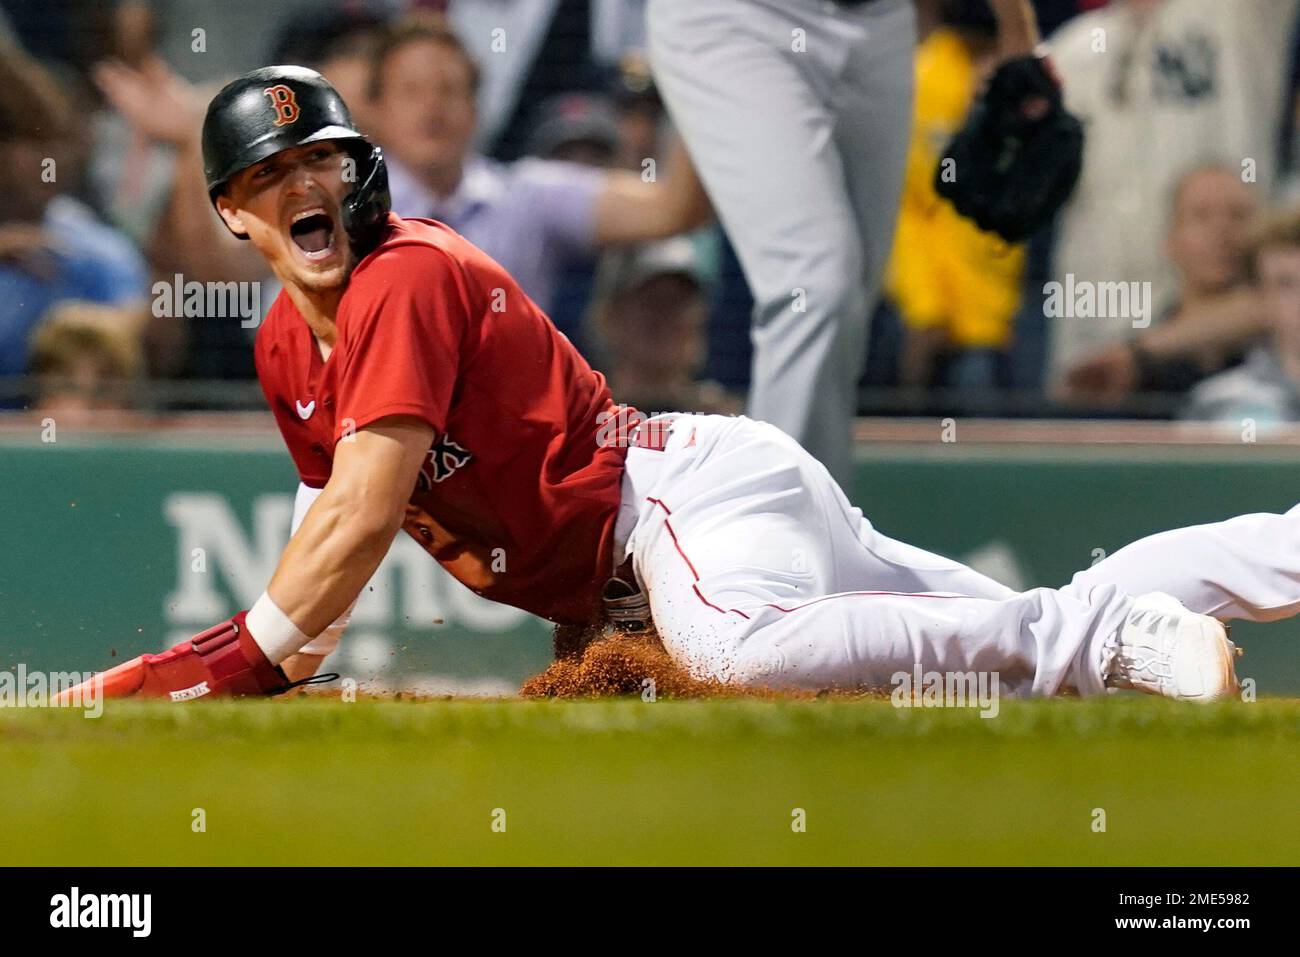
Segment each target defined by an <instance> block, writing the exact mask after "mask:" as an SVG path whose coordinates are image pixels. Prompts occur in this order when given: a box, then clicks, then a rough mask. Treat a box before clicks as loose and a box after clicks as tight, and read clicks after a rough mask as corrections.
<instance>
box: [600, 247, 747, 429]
mask: <svg viewBox="0 0 1300 957" xmlns="http://www.w3.org/2000/svg"><path fill="white" fill-rule="evenodd" d="M597 290H598V291H597V298H596V301H595V303H594V304H593V307H592V312H593V320H592V326H593V328H594V329H595V330H596V332H597V334H598V335H599V336H600V340H601V353H602V357H603V360H604V361H603V366H604V368H605V370H606V371H607V375H608V378H609V383H610V388H611V390H612V391H613V393H614V395H615V396H617V397H618V400H619V401H620V402H626V403H628V404H629V405H633V406H635V407H636V408H638V409H640V410H641V411H643V412H645V413H646V414H648V415H649V414H653V413H656V412H677V411H687V412H726V413H737V412H740V411H741V409H742V407H743V401H742V400H741V399H740V398H739V397H736V396H729V395H727V394H726V393H725V392H724V391H723V390H722V389H721V387H720V386H718V384H717V383H714V382H701V381H699V375H700V373H701V371H702V370H703V368H704V360H705V353H706V349H707V340H706V326H707V323H708V316H709V296H708V278H707V276H706V275H705V273H704V271H703V270H702V269H701V266H700V256H699V251H698V249H697V248H696V245H695V243H693V242H692V240H691V239H690V238H689V237H686V236H677V237H674V238H672V239H667V240H662V241H659V242H655V243H647V244H645V245H643V246H639V247H637V248H635V249H629V250H624V251H619V252H612V253H610V254H609V255H608V256H607V257H606V258H605V259H604V261H603V262H602V264H601V274H600V276H599V277H598V280H597Z"/></svg>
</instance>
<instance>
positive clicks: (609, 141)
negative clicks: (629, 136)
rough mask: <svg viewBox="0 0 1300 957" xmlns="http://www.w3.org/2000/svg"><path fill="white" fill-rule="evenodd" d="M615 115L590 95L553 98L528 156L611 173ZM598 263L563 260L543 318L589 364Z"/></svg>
mask: <svg viewBox="0 0 1300 957" xmlns="http://www.w3.org/2000/svg"><path fill="white" fill-rule="evenodd" d="M619 149H620V141H619V125H618V115H617V113H616V112H615V110H614V107H613V106H612V105H611V104H610V102H609V101H608V100H607V99H606V98H604V97H601V96H597V95H595V94H591V93H565V94H562V95H560V96H556V97H552V98H551V100H550V101H549V102H547V103H546V105H545V106H544V107H543V109H542V110H541V111H540V112H539V113H538V123H537V126H536V127H535V128H534V129H533V130H532V132H531V133H530V134H529V137H528V155H529V156H534V157H536V158H538V159H543V160H557V161H562V162H566V163H577V164H579V165H581V166H589V167H592V168H593V169H609V168H610V167H612V166H613V165H614V163H615V161H616V160H617V159H618V158H619ZM597 261H598V257H597V256H596V255H595V254H594V253H591V254H588V255H582V254H580V253H575V254H574V255H572V256H570V257H567V258H566V260H565V262H564V263H563V265H562V266H561V267H560V269H559V273H558V275H557V276H556V280H555V293H554V295H553V296H552V297H551V302H550V308H549V309H547V315H548V316H549V317H550V319H551V321H552V322H553V323H555V326H556V328H558V329H559V330H560V331H561V332H563V333H564V334H565V335H566V336H568V337H569V341H571V342H572V343H573V344H574V345H575V346H577V347H578V351H579V352H581V353H582V354H583V355H585V356H586V357H587V358H588V359H589V360H590V359H593V358H594V357H595V345H594V343H593V342H592V337H591V336H590V334H589V330H588V329H587V324H586V315H587V310H588V308H589V307H590V305H591V297H592V284H593V283H594V282H595V278H596V265H597Z"/></svg>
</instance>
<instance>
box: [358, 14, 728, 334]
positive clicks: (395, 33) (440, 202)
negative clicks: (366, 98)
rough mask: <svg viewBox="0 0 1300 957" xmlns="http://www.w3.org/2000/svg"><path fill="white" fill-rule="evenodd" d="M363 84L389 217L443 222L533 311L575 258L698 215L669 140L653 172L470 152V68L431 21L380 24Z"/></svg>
mask: <svg viewBox="0 0 1300 957" xmlns="http://www.w3.org/2000/svg"><path fill="white" fill-rule="evenodd" d="M371 80H372V84H373V86H372V93H373V100H374V103H373V107H374V109H375V116H376V117H377V118H378V126H377V129H376V132H377V136H378V139H379V142H380V143H381V145H383V146H384V148H385V150H386V155H387V156H388V158H389V177H390V183H391V186H392V195H393V208H394V210H395V211H396V212H397V213H399V214H400V215H403V216H423V217H431V218H433V219H438V220H441V221H442V222H445V223H447V224H448V225H449V226H451V227H452V228H453V229H455V230H457V231H458V232H460V233H462V234H463V235H465V237H466V238H468V239H469V240H470V241H471V242H473V243H474V244H475V245H477V246H479V247H480V248H482V249H483V250H485V251H486V252H487V253H488V254H489V255H491V256H492V257H493V258H494V259H496V260H497V261H498V262H500V263H501V264H502V265H503V266H505V267H506V269H508V270H509V271H510V273H511V274H512V275H513V276H515V278H516V279H517V280H518V281H519V284H520V286H521V287H522V288H523V290H524V292H526V293H528V295H529V296H531V297H532V298H533V299H534V300H536V301H537V303H538V304H539V305H540V306H541V307H542V308H543V309H544V310H550V309H551V308H552V306H553V305H554V302H555V294H556V286H557V282H558V277H559V275H560V273H561V271H562V269H563V268H564V266H565V264H566V263H567V262H570V261H572V260H573V259H574V258H575V257H577V258H581V257H584V256H590V255H591V254H592V252H593V251H594V250H596V249H598V248H599V247H601V246H603V245H612V244H618V243H634V242H642V241H646V240H651V239H659V238H663V237H666V236H670V235H673V234H675V233H679V232H683V231H685V230H688V229H692V228H694V227H696V226H699V225H701V224H702V223H703V222H705V221H706V220H707V219H708V217H709V215H710V207H709V203H708V199H707V197H706V196H705V194H704V190H703V187H702V186H701V185H700V183H699V180H698V179H697V178H696V176H695V171H694V169H693V168H692V167H691V165H690V161H689V159H688V158H687V155H686V151H685V149H684V148H683V147H682V146H681V145H680V143H678V144H675V148H674V150H673V153H672V155H671V156H670V157H669V159H668V162H667V163H666V164H665V165H666V166H667V169H666V170H664V171H662V172H660V171H656V175H655V176H653V177H649V176H641V175H638V174H636V173H633V172H631V171H628V170H600V169H593V168H590V167H584V166H579V165H576V164H572V163H559V162H554V161H544V160H537V159H524V160H520V161H518V162H516V163H511V164H502V163H498V162H495V161H492V160H489V159H487V158H485V157H483V156H480V155H478V154H475V153H474V152H472V151H471V149H470V144H471V141H472V140H473V136H474V127H475V122H476V112H475V91H476V89H477V86H478V69H477V67H476V65H475V64H474V62H473V61H472V60H471V59H470V57H469V56H468V55H467V53H466V52H465V49H464V47H463V46H462V45H461V43H460V41H459V39H457V37H456V35H455V34H454V33H452V32H451V31H450V30H448V29H447V27H446V26H445V25H444V24H443V23H442V22H441V20H439V19H437V18H412V19H408V20H404V21H401V22H398V23H396V24H394V25H392V26H391V27H389V28H388V29H387V30H386V31H385V32H384V34H383V35H382V37H381V39H380V41H379V44H378V47H377V49H376V52H375V61H374V71H373V73H372V75H371Z"/></svg>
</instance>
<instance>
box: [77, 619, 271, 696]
mask: <svg viewBox="0 0 1300 957" xmlns="http://www.w3.org/2000/svg"><path fill="white" fill-rule="evenodd" d="M247 614H248V613H247V612H243V611H241V612H240V613H239V614H237V615H235V616H234V617H233V618H229V619H227V620H226V621H223V622H222V623H221V624H219V625H214V626H213V627H211V628H209V629H208V630H207V631H203V632H200V633H199V634H197V635H195V636H194V637H193V638H190V639H189V640H188V641H182V642H181V643H180V644H178V645H176V646H175V647H174V648H171V649H170V650H168V651H164V652H162V653H161V654H157V655H141V656H140V657H139V658H134V659H132V660H131V661H128V662H126V663H125V664H121V665H118V666H117V667H116V668H112V669H110V670H109V671H106V672H104V674H102V675H99V676H97V677H95V678H93V679H91V680H92V681H94V682H97V683H98V682H102V684H100V686H99V687H98V688H97V689H95V693H97V694H98V695H99V696H101V697H104V698H132V697H135V698H170V699H171V700H172V701H176V702H183V701H194V700H196V699H198V698H207V697H213V698H228V697H243V696H247V695H273V694H279V693H280V692H282V691H287V690H288V689H289V688H290V687H292V684H291V683H290V681H289V680H288V679H287V678H286V677H285V675H284V672H283V671H281V670H280V669H279V668H278V667H276V666H275V665H273V664H271V663H270V662H269V661H268V660H267V659H266V656H265V655H264V654H263V653H262V649H261V648H259V647H258V646H257V643H256V642H254V641H253V638H252V635H250V634H249V632H248V625H247V623H246V622H245V617H246V616H247ZM88 693H90V692H89V691H88V690H87V689H85V688H84V687H82V686H78V687H77V688H73V689H71V690H69V691H65V692H63V695H65V696H68V700H70V701H76V700H80V698H78V697H76V695H77V694H81V695H82V696H84V695H85V694H88Z"/></svg>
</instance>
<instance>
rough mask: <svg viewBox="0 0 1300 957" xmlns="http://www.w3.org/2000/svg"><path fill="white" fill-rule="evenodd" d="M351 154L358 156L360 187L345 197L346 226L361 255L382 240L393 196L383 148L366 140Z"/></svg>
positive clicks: (354, 248)
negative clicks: (389, 188)
mask: <svg viewBox="0 0 1300 957" xmlns="http://www.w3.org/2000/svg"><path fill="white" fill-rule="evenodd" d="M350 155H351V156H353V158H355V159H356V167H357V188H356V189H354V190H353V191H352V192H350V193H349V194H348V195H347V196H345V197H344V198H343V208H342V216H343V229H344V231H345V232H347V234H348V239H349V240H350V241H351V243H352V249H353V251H354V252H355V253H356V254H357V256H358V258H359V257H362V256H365V255H366V254H367V253H369V252H370V251H371V250H372V249H374V248H375V246H377V245H378V244H379V240H380V237H381V235H382V233H383V229H384V224H385V222H386V221H387V219H388V211H389V210H390V209H391V208H392V198H391V197H390V195H389V192H388V166H387V165H386V164H385V163H384V152H383V150H381V149H380V148H379V147H378V146H372V145H370V144H369V143H367V142H365V141H364V140H362V141H360V142H359V143H358V148H357V149H356V150H355V151H350Z"/></svg>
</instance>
